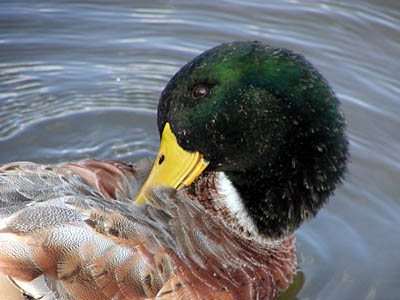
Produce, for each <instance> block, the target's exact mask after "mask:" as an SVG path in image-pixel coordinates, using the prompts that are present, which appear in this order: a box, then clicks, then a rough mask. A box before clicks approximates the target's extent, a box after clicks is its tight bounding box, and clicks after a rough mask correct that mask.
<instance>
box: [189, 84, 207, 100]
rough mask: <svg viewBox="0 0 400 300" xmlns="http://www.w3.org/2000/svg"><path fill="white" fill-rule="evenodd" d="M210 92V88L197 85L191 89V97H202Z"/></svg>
mask: <svg viewBox="0 0 400 300" xmlns="http://www.w3.org/2000/svg"><path fill="white" fill-rule="evenodd" d="M209 93H210V89H209V88H208V87H207V86H205V85H197V86H195V87H194V89H193V97H195V98H203V97H205V96H207V95H208V94H209Z"/></svg>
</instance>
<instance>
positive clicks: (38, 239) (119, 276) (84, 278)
mask: <svg viewBox="0 0 400 300" xmlns="http://www.w3.org/2000/svg"><path fill="white" fill-rule="evenodd" d="M150 168H151V164H150V163H149V161H147V160H146V161H142V162H140V163H139V164H138V165H137V166H132V165H128V164H124V163H120V162H115V161H94V160H89V161H83V162H80V163H66V164H61V165H57V166H44V165H38V164H34V163H16V164H8V165H5V166H3V167H2V168H1V169H0V198H1V200H2V207H3V208H1V209H0V217H1V219H2V223H1V231H0V249H1V250H0V257H1V258H0V267H1V270H2V272H5V273H6V274H8V275H9V276H10V277H11V278H12V279H13V280H14V281H15V282H16V283H17V284H18V285H19V286H20V287H21V288H23V289H24V290H25V291H26V292H27V294H30V295H32V296H34V297H35V298H37V299H46V300H47V299H79V300H86V299H87V300H89V299H96V300H111V299H115V300H117V299H118V300H119V299H121V300H122V299H124V300H125V299H193V300H195V299H199V300H200V299H210V300H211V299H258V298H260V296H261V295H262V296H263V297H264V298H263V299H273V298H274V297H275V296H276V295H277V294H278V293H279V292H280V291H282V290H283V289H285V288H286V287H287V285H288V284H289V283H290V282H291V281H292V278H293V274H294V272H295V267H296V256H295V249H294V236H293V235H291V236H289V237H287V238H285V239H283V240H282V241H278V242H274V243H271V242H269V241H265V242H262V241H252V240H243V239H241V238H240V237H239V236H238V235H237V234H235V233H234V232H232V231H231V230H229V228H225V227H223V226H221V224H220V222H219V218H220V217H221V215H222V212H223V209H222V208H221V209H219V208H218V207H214V208H215V214H214V215H213V214H212V213H210V214H208V213H204V210H203V209H202V206H201V204H200V203H206V202H207V201H208V198H209V197H211V198H212V199H214V200H216V199H218V198H219V197H223V196H221V195H218V192H217V190H216V189H215V184H216V180H217V179H216V177H215V176H204V177H202V178H199V180H197V181H196V182H195V183H194V185H195V187H196V188H195V189H185V190H182V191H180V192H179V193H178V194H174V192H173V191H172V190H170V189H162V188H161V189H158V190H156V191H155V193H156V196H155V197H153V202H152V205H146V206H136V205H132V199H133V198H134V196H135V195H136V193H137V192H138V188H139V187H140V186H141V184H142V183H143V181H144V179H145V178H146V175H147V174H148V173H149V171H150ZM7 187H9V188H8V189H7ZM199 199H201V201H198V200H199ZM5 203H7V205H5ZM220 213H221V214H220ZM52 290H53V291H54V292H52ZM44 295H46V297H45V298H41V297H43V296H44ZM156 296H157V297H156Z"/></svg>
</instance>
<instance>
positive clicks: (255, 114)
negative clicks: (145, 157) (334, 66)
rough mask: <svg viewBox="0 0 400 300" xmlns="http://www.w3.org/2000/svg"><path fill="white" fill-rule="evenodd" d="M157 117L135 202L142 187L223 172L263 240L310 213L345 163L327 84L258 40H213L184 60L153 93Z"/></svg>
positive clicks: (300, 60) (340, 123)
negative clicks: (150, 161) (153, 149)
mask: <svg viewBox="0 0 400 300" xmlns="http://www.w3.org/2000/svg"><path fill="white" fill-rule="evenodd" d="M157 122H158V128H159V131H160V136H161V148H160V152H159V154H158V156H157V159H156V162H155V165H154V168H153V171H152V173H151V174H150V176H149V179H148V181H147V183H146V184H145V185H144V186H143V188H142V190H141V192H140V193H139V195H138V197H137V198H136V202H137V203H138V204H141V203H144V202H145V201H146V200H145V198H146V191H147V190H148V189H149V188H151V187H154V186H157V185H167V186H171V187H173V188H176V189H181V188H184V187H185V186H188V185H190V184H191V183H192V181H193V180H195V179H196V177H197V176H198V175H199V174H200V173H202V172H206V173H207V172H223V174H224V176H225V177H226V178H227V179H228V180H229V181H230V183H231V184H232V186H233V187H234V189H235V190H236V191H237V193H238V194H239V196H240V201H242V203H243V206H244V209H245V210H246V213H247V214H248V215H249V216H250V218H251V219H252V220H253V222H254V224H255V226H256V228H257V232H258V233H259V234H262V235H265V236H267V237H270V238H279V237H282V236H285V235H287V234H290V233H292V232H293V231H294V230H295V229H296V228H297V227H298V226H299V225H300V224H301V223H302V222H303V221H304V220H306V219H307V218H310V217H312V216H314V215H315V214H316V213H317V211H318V210H319V208H320V207H321V206H322V205H323V204H324V203H325V202H326V200H327V198H328V197H329V196H330V195H331V194H332V192H333V191H334V190H335V188H336V186H337V185H338V184H339V183H340V182H341V179H342V178H343V176H344V173H345V170H346V162H347V158H348V142H347V138H346V135H345V122H344V117H343V115H342V113H341V111H340V103H339V101H338V99H337V98H336V96H335V94H334V92H333V91H332V89H331V88H330V86H329V84H328V83H327V81H326V80H325V79H324V78H323V77H322V75H321V74H320V73H319V72H318V71H317V70H316V69H315V68H314V67H313V66H312V65H311V64H310V63H309V62H308V61H307V60H306V59H305V58H304V57H303V56H301V55H298V54H295V53H294V52H292V51H290V50H287V49H281V48H273V47H270V46H268V45H266V44H264V43H261V42H257V41H254V42H233V43H229V44H222V45H220V46H217V47H215V48H213V49H211V50H208V51H206V52H204V53H202V54H201V55H199V56H198V57H196V58H194V59H193V60H192V61H190V62H189V63H187V64H186V65H185V66H184V67H182V68H181V70H180V71H179V72H178V73H177V74H175V76H174V77H173V78H172V79H171V80H170V81H169V83H168V84H167V86H166V87H165V89H164V90H163V92H162V94H161V98H160V102H159V106H158V117H157Z"/></svg>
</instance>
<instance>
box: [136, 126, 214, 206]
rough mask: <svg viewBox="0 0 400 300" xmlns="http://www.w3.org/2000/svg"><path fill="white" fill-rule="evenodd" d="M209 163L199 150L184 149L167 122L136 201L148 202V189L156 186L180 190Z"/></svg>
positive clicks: (139, 202) (140, 203) (137, 202)
mask: <svg viewBox="0 0 400 300" xmlns="http://www.w3.org/2000/svg"><path fill="white" fill-rule="evenodd" d="M208 164H209V162H207V161H206V160H205V159H204V158H203V155H202V154H200V153H199V152H189V151H186V150H184V149H182V148H181V146H179V144H178V142H177V140H176V137H175V135H174V134H173V133H172V131H171V127H170V126H169V123H166V124H165V126H164V129H163V133H162V136H161V145H160V150H159V151H158V155H157V158H156V161H155V163H154V166H153V169H152V170H151V172H150V175H149V177H148V178H147V180H146V182H145V184H144V185H143V186H142V188H141V189H140V191H139V194H138V195H137V196H136V199H135V200H134V202H136V204H138V205H142V204H144V203H146V197H147V193H148V191H149V190H150V189H152V188H154V187H156V186H160V185H163V186H168V187H172V188H174V189H177V190H180V189H182V188H183V187H185V186H188V185H190V184H191V183H192V182H193V181H194V180H195V179H196V177H197V176H199V175H200V174H201V172H203V171H204V169H205V168H206V167H207V166H208Z"/></svg>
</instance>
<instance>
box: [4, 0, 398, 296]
mask: <svg viewBox="0 0 400 300" xmlns="http://www.w3.org/2000/svg"><path fill="white" fill-rule="evenodd" d="M399 12H400V2H399V1H397V0H386V1H380V2H379V3H377V2H375V1H361V0H359V1H356V0H354V1H351V3H350V1H349V2H344V1H343V2H330V1H306V0H301V1H290V0H286V1H278V0H273V1H268V2H266V1H250V2H249V1H245V0H227V1H220V2H217V1H210V0H203V1H190V2H189V1H184V0H180V1H179V0H169V1H161V0H157V1H134V2H133V1H114V2H111V1H90V2H82V1H79V2H74V1H54V2H50V1H44V0H38V1H17V2H12V1H9V2H8V3H7V2H5V1H3V2H2V3H0V57H1V60H0V163H5V162H9V161H15V160H33V161H38V162H48V163H53V162H60V161H65V160H79V159H83V158H87V157H95V158H110V157H111V158H117V159H122V160H131V161H134V160H137V159H139V158H141V157H144V156H148V155H154V154H155V151H156V150H157V147H158V132H157V129H156V125H155V114H156V106H157V101H158V96H159V93H160V91H161V90H162V88H163V86H164V85H165V83H166V82H167V81H168V79H169V78H170V77H171V76H172V74H174V72H175V71H176V70H178V68H179V67H180V66H182V65H183V64H184V63H185V62H186V61H188V60H189V59H190V58H192V57H194V56H195V55H197V54H199V53H200V52H202V51H203V50H205V49H207V48H210V47H212V46H214V45H216V44H219V43H221V42H225V41H232V40H253V39H261V40H264V41H267V42H268V43H270V44H272V45H275V46H281V47H287V48H291V49H293V50H296V51H298V52H300V53H303V54H304V55H305V56H306V57H307V58H308V59H309V60H310V61H312V62H313V63H314V64H315V65H316V66H317V67H318V68H319V69H320V71H321V72H322V73H323V74H324V75H325V77H326V78H327V79H328V80H329V81H330V82H331V84H332V86H333V88H334V89H335V91H336V92H337V94H338V96H339V98H340V99H341V100H342V102H343V109H344V111H345V114H346V116H347V119H348V128H349V137H350V140H351V153H352V163H351V165H350V172H349V175H348V176H347V180H346V182H345V184H344V186H343V187H342V188H341V189H340V190H339V191H338V192H337V193H336V196H335V197H334V198H333V199H332V200H331V202H330V204H329V205H328V206H327V207H326V209H324V210H323V211H321V213H320V214H319V215H318V217H317V218H316V219H314V220H313V221H311V222H308V223H307V224H305V225H304V226H303V227H302V228H301V229H300V230H299V232H298V235H297V249H298V250H297V253H298V260H299V267H300V269H301V272H300V273H299V275H298V276H297V279H296V281H295V284H294V285H293V286H292V287H291V289H290V290H289V291H288V292H287V293H285V295H282V296H281V297H280V298H281V299H396V297H398V294H399V293H400V287H399V278H400V263H398V255H397V253H398V249H399V247H400V239H399V237H400V226H399V225H400V208H399V205H400V199H399V196H398V194H399V191H400V188H399V187H398V178H399V173H400V172H399V170H400V143H399V141H400V131H399V130H396V129H397V128H400V119H399V117H398V116H399V114H400V104H399V102H398V95H399V94H400V85H399V82H400V78H399V73H400V72H399V63H398V53H400V51H399V50H400V49H399V48H400V47H399V45H400V32H399V31H400V30H399V28H400V25H399V24H400V22H399V19H400V13H399Z"/></svg>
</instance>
